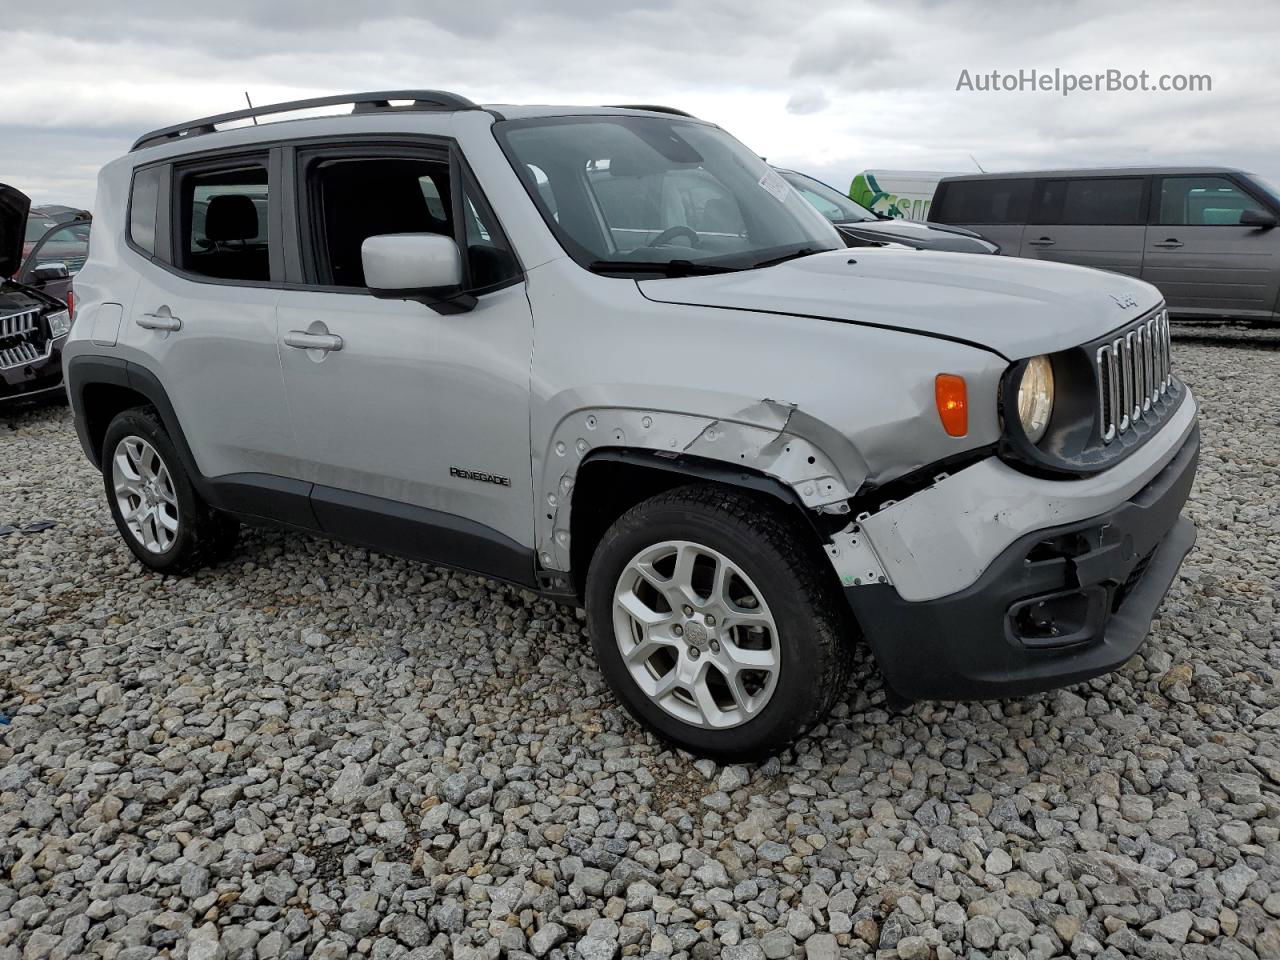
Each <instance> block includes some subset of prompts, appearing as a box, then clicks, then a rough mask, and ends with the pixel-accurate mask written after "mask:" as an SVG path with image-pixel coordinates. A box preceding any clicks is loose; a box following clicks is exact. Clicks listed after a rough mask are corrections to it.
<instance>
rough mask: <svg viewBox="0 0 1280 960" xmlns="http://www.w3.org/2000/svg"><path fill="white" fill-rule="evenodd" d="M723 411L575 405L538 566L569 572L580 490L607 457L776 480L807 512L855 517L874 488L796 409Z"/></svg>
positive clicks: (551, 463) (552, 468) (557, 451)
mask: <svg viewBox="0 0 1280 960" xmlns="http://www.w3.org/2000/svg"><path fill="white" fill-rule="evenodd" d="M558 399H560V400H561V402H564V400H565V399H566V398H558ZM704 399H705V398H704ZM719 401H720V402H719V405H720V406H723V407H725V409H724V411H723V413H722V414H721V415H719V416H708V415H705V414H704V415H698V414H692V413H687V412H679V411H674V410H670V409H661V408H659V407H657V406H645V405H625V406H624V405H604V404H599V403H594V404H593V403H582V402H576V403H570V406H571V409H570V410H569V412H566V413H564V414H563V415H562V416H561V417H560V419H559V420H558V421H557V422H556V425H555V428H554V429H553V430H552V433H551V440H550V443H549V444H548V446H547V449H546V451H545V453H544V454H543V456H542V457H541V459H540V471H538V472H537V477H536V480H537V483H536V487H537V491H536V495H537V497H538V502H537V506H538V509H537V512H536V516H537V523H536V529H535V534H536V545H537V551H538V560H539V564H540V566H542V567H543V568H544V569H547V570H554V571H561V572H565V571H568V570H569V569H570V563H571V546H572V545H571V542H570V530H571V528H572V525H571V517H570V515H571V510H572V505H573V488H574V483H575V481H576V479H577V475H578V470H579V469H580V468H581V466H582V463H583V461H584V460H585V459H587V457H588V456H589V455H590V454H591V453H592V451H598V450H601V449H629V450H644V451H649V452H651V453H653V454H656V455H659V456H662V455H666V456H669V457H676V456H681V455H683V456H693V457H698V458H700V459H702V460H709V461H715V462H719V463H722V464H723V465H724V466H725V467H727V468H730V469H735V470H741V471H748V472H751V473H755V474H760V475H763V476H766V477H770V478H773V479H774V480H776V481H778V482H779V483H781V484H782V485H784V486H785V487H786V488H787V489H789V490H790V491H791V492H792V493H793V494H794V496H795V499H796V500H797V501H798V502H799V503H800V504H801V505H803V506H804V507H807V508H809V509H813V510H827V511H829V512H832V513H847V512H848V511H849V505H848V500H849V498H850V497H851V496H852V495H853V492H854V491H855V490H857V488H858V487H859V486H860V485H861V484H862V482H863V480H865V479H866V476H867V467H866V463H865V462H864V461H863V459H862V457H861V456H860V455H859V454H858V452H857V450H856V449H855V448H854V447H853V445H852V444H851V443H850V442H849V440H848V439H847V438H846V437H844V436H843V435H842V434H840V433H839V431H837V430H835V429H834V428H832V427H830V426H828V425H826V424H824V423H823V422H822V421H820V420H817V419H816V418H814V417H812V416H810V415H808V414H806V413H805V412H804V411H802V410H799V409H798V408H797V407H796V406H795V405H794V404H785V403H779V402H777V401H774V400H769V399H763V400H759V401H757V402H755V403H747V404H744V405H741V406H738V407H736V408H735V407H733V406H732V405H730V406H725V400H724V398H719ZM710 408H711V409H715V407H714V406H711V407H710ZM702 409H708V405H703V407H702Z"/></svg>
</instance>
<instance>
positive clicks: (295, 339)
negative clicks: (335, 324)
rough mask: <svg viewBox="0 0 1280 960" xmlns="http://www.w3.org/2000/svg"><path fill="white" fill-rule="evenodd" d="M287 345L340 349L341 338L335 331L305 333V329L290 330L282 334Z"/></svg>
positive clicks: (304, 347) (327, 349)
mask: <svg viewBox="0 0 1280 960" xmlns="http://www.w3.org/2000/svg"><path fill="white" fill-rule="evenodd" d="M284 342H285V344H286V345H287V346H290V347H297V348H298V349H299V350H323V351H324V352H325V353H328V352H329V351H331V350H341V349H342V338H341V337H340V336H338V335H337V334H335V333H307V332H306V331H305V330H290V331H289V332H288V333H286V334H285V335H284Z"/></svg>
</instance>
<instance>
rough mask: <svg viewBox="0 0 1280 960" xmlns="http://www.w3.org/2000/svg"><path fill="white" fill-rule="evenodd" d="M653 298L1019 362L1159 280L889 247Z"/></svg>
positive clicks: (649, 284)
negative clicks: (957, 346)
mask: <svg viewBox="0 0 1280 960" xmlns="http://www.w3.org/2000/svg"><path fill="white" fill-rule="evenodd" d="M639 286H640V290H641V292H642V293H643V294H644V295H645V296H646V297H648V298H649V299H650V300H655V301H659V302H663V303H678V304H688V305H694V306H705V307H725V308H728V309H732V310H752V311H759V312H761V313H773V314H779V315H784V316H795V317H816V318H819V319H824V320H835V321H839V322H843V323H855V324H866V325H868V326H875V327H882V328H887V329H891V330H903V331H907V332H910V333H919V334H924V335H926V336H933V337H941V338H943V339H947V340H958V341H960V342H962V343H969V344H973V345H974V346H979V347H982V348H984V349H987V350H992V351H995V352H996V353H999V354H1001V355H1003V356H1004V357H1006V358H1008V359H1010V360H1015V359H1021V358H1022V357H1028V356H1033V355H1035V354H1037V353H1050V352H1053V351H1055V350H1064V349H1066V348H1068V347H1073V346H1076V345H1078V344H1081V343H1086V342H1088V341H1090V340H1093V339H1095V338H1096V337H1100V336H1102V335H1103V334H1105V333H1108V332H1109V331H1111V330H1114V329H1116V328H1117V327H1119V326H1121V325H1123V324H1124V323H1126V322H1128V321H1130V320H1132V319H1134V318H1136V317H1138V316H1140V315H1142V314H1143V313H1145V312H1147V311H1148V310H1151V309H1152V308H1153V307H1155V306H1156V305H1157V304H1159V303H1160V293H1159V291H1158V290H1156V288H1155V287H1153V286H1151V285H1150V284H1148V283H1143V282H1142V281H1141V280H1136V279H1134V278H1133V277H1126V276H1122V275H1121V274H1118V273H1106V272H1104V271H1102V270H1092V269H1089V268H1087V267H1076V266H1071V265H1068V264H1062V263H1047V262H1045V261H1042V260H1022V259H1019V258H1017V257H975V256H973V255H972V254H966V253H930V254H927V255H922V254H921V253H920V252H919V251H917V250H903V249H901V248H899V249H896V250H894V249H890V248H888V247H884V248H868V249H856V248H855V249H849V250H833V251H831V252H829V253H818V254H813V255H811V256H808V257H802V258H800V259H797V260H788V261H786V262H784V263H780V264H778V265H777V266H773V267H763V268H760V269H757V270H742V271H737V272H734V273H721V274H714V275H711V276H698V277H680V278H677V279H670V280H642V281H640V282H639Z"/></svg>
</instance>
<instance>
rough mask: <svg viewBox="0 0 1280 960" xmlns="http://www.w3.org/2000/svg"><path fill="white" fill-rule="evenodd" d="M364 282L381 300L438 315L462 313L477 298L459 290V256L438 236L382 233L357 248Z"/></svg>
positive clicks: (449, 240) (454, 245)
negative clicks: (401, 302) (413, 304)
mask: <svg viewBox="0 0 1280 960" xmlns="http://www.w3.org/2000/svg"><path fill="white" fill-rule="evenodd" d="M360 260H361V263H362V264H363V266H364V282H365V285H366V286H367V287H368V288H369V292H370V293H371V294H373V295H374V296H375V297H380V298H382V299H384V300H417V301H418V302H419V303H424V304H426V305H427V306H429V307H430V308H431V309H432V310H435V311H436V312H437V313H464V312H466V311H467V310H470V309H472V308H473V307H474V306H475V305H476V298H475V297H473V296H471V295H470V294H467V293H464V292H463V290H462V253H461V251H460V250H459V249H458V245H457V243H455V242H454V240H453V238H452V237H446V236H442V235H441V234H438V233H384V234H380V235H379V236H376V237H366V238H365V241H364V243H363V244H361V246H360Z"/></svg>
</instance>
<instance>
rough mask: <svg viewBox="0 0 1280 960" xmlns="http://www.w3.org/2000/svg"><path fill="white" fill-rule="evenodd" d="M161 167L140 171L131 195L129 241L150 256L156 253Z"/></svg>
mask: <svg viewBox="0 0 1280 960" xmlns="http://www.w3.org/2000/svg"><path fill="white" fill-rule="evenodd" d="M160 172H161V168H160V167H150V168H148V169H146V170H139V171H138V172H137V173H136V174H134V176H133V189H132V190H131V191H130V193H129V239H130V240H132V241H133V242H134V243H135V244H137V245H138V246H139V247H141V248H142V249H143V250H144V251H146V252H147V253H149V254H154V253H155V252H156V209H157V207H158V206H159V203H160Z"/></svg>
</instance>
